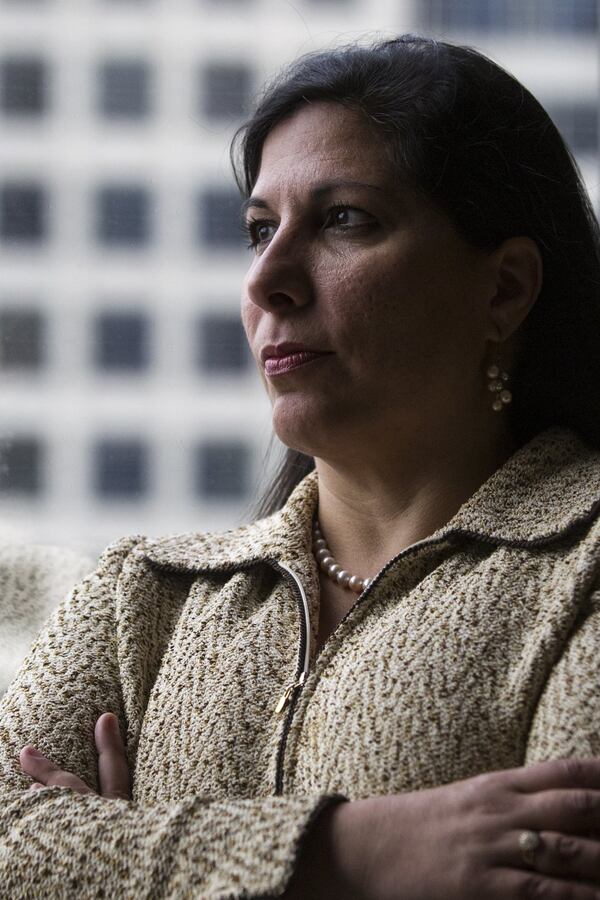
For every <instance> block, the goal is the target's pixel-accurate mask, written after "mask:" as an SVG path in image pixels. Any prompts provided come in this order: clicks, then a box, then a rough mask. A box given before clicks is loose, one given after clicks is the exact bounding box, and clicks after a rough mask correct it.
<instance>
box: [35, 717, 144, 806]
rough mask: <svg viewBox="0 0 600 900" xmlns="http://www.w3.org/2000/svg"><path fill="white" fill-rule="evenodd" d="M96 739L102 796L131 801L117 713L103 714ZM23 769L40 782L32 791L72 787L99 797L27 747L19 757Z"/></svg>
mask: <svg viewBox="0 0 600 900" xmlns="http://www.w3.org/2000/svg"><path fill="white" fill-rule="evenodd" d="M94 738H95V741H96V747H97V749H98V779H99V783H100V796H102V797H109V798H111V799H122V800H131V790H130V784H129V767H128V765H127V756H126V753H125V747H124V745H123V740H122V738H121V732H120V730H119V720H118V719H117V717H116V716H115V715H114V713H102V715H101V716H100V718H99V719H98V721H97V722H96V728H95V729H94ZM19 759H20V762H21V769H22V770H23V771H24V772H26V773H27V775H31V776H32V777H33V778H35V779H37V780H36V781H34V783H33V784H32V785H31V786H30V787H29V788H28V790H30V791H32V790H38V789H39V788H43V787H48V786H49V785H60V786H61V787H70V788H72V789H73V790H74V791H77V793H78V794H95V791H93V790H92V789H91V788H90V787H88V786H87V784H86V783H85V782H84V781H82V780H81V779H80V778H78V777H77V776H76V775H72V774H71V772H66V771H65V770H64V769H59V768H58V766H56V765H55V764H54V763H53V762H52V760H50V759H48V757H46V756H43V755H42V754H41V753H38V752H37V751H36V750H35V748H34V747H32V746H31V745H30V744H27V745H26V746H25V747H23V749H22V750H21V753H20V754H19Z"/></svg>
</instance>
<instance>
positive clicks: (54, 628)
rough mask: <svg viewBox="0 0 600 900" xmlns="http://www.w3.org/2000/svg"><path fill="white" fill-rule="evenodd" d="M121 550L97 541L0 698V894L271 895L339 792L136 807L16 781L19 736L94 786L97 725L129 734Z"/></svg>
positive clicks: (19, 776) (128, 543) (126, 547)
mask: <svg viewBox="0 0 600 900" xmlns="http://www.w3.org/2000/svg"><path fill="white" fill-rule="evenodd" d="M134 545H135V539H128V540H125V541H122V542H119V543H118V544H117V545H115V546H113V547H112V548H109V550H108V551H106V553H105V554H104V555H103V557H102V559H101V561H100V564H99V568H98V570H97V571H96V572H95V573H93V574H92V575H90V576H89V577H88V578H86V579H85V580H84V581H83V582H81V584H80V585H78V586H77V587H76V588H75V589H74V590H73V591H72V592H71V594H69V596H68V597H67V598H65V600H63V602H62V603H61V604H60V605H59V607H58V608H57V609H56V610H55V611H54V613H53V614H52V616H51V617H50V619H49V620H48V621H47V623H46V625H45V626H44V628H43V629H42V631H41V632H40V634H39V635H38V637H37V638H36V640H35V642H34V643H33V645H32V647H31V649H30V652H29V654H28V655H27V657H26V659H25V660H24V662H23V664H22V666H21V668H20V670H19V672H18V674H17V677H16V678H15V679H14V681H13V682H12V683H11V685H10V686H9V689H8V691H7V692H6V694H5V695H4V696H3V698H2V700H1V701H0V898H11V900H18V898H23V900H24V898H26V897H27V898H29V897H31V896H42V895H44V896H63V897H64V896H66V897H69V896H73V897H77V898H91V897H94V898H95V897H101V896H106V897H111V896H140V897H144V896H148V897H152V898H162V897H165V898H167V897H168V898H177V897H184V896H190V894H194V895H201V896H203V897H206V898H215V900H216V898H237V897H240V898H241V897H262V896H265V895H269V896H277V895H278V894H281V893H283V891H284V889H285V886H286V884H287V882H288V880H289V878H290V877H291V874H292V872H293V870H294V866H295V864H296V859H297V855H298V852H299V847H300V843H301V841H302V839H303V836H304V835H305V833H307V829H308V828H309V826H310V824H311V822H312V821H313V819H314V818H315V817H316V816H318V815H319V813H320V811H321V810H322V809H323V808H324V806H326V805H328V804H329V803H333V802H338V801H339V800H340V799H342V798H340V797H339V796H336V795H325V794H312V795H310V796H296V797H275V796H272V797H264V798H258V799H231V800H222V799H220V800H214V799H211V798H210V797H203V796H186V797H184V798H182V799H180V800H178V801H173V802H161V803H154V804H151V805H143V804H139V803H136V802H131V801H128V800H122V799H108V798H105V797H102V796H99V795H98V793H93V794H81V793H78V792H77V791H75V790H73V789H72V788H69V787H57V786H52V787H45V788H43V789H39V790H34V791H30V790H28V788H29V786H30V785H31V783H32V778H31V777H30V776H29V775H27V774H25V773H24V772H23V771H22V769H21V764H20V758H19V755H20V751H21V750H22V748H23V747H24V746H25V745H27V744H32V745H33V746H35V747H36V748H37V749H38V750H40V751H41V752H42V753H43V754H44V755H46V756H48V757H49V758H50V759H52V760H53V761H54V762H55V763H56V764H57V765H58V766H60V767H61V768H62V769H65V770H66V771H68V772H71V773H73V774H74V775H76V776H77V777H78V778H81V779H82V780H83V781H84V782H85V783H86V784H87V785H88V786H89V787H91V788H92V789H93V790H94V791H95V792H97V791H98V789H99V783H98V768H97V750H96V746H95V742H94V727H95V723H96V720H97V719H98V717H99V716H100V715H101V714H102V713H104V712H113V713H114V714H115V715H116V716H117V718H118V719H119V724H120V728H121V733H122V734H123V735H125V734H127V733H128V722H127V721H126V718H127V717H126V710H125V704H124V701H123V693H122V689H121V678H120V660H119V653H118V648H117V615H116V606H115V604H116V601H115V597H116V584H117V580H118V578H119V573H120V571H121V567H122V566H123V563H124V561H125V559H126V557H127V554H128V553H129V552H130V550H131V549H132V547H133V546H134ZM130 763H131V768H132V771H133V769H134V763H135V760H132V759H131V758H130Z"/></svg>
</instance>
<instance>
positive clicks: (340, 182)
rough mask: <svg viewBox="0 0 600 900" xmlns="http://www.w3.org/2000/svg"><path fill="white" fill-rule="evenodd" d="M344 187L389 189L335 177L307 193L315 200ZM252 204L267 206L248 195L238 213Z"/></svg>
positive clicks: (387, 194)
mask: <svg viewBox="0 0 600 900" xmlns="http://www.w3.org/2000/svg"><path fill="white" fill-rule="evenodd" d="M344 187H354V188H356V187H358V188H366V189H367V190H369V191H378V192H379V193H380V194H385V195H386V196H389V190H385V189H384V188H382V187H379V185H377V184H366V183H365V182H364V181H350V180H349V179H347V178H336V179H335V180H334V181H325V182H323V184H319V185H317V186H316V187H314V188H312V190H311V191H310V192H309V195H310V196H311V197H312V198H313V199H315V200H316V199H318V198H319V197H322V196H323V195H324V194H331V193H332V192H333V191H335V190H337V189H338V188H344ZM252 206H254V207H258V208H259V209H268V208H269V204H268V203H267V201H266V200H263V199H262V197H248V199H247V200H244V202H243V203H242V206H241V211H240V214H241V215H242V216H244V215H245V213H246V212H247V211H248V210H249V209H250V207H252Z"/></svg>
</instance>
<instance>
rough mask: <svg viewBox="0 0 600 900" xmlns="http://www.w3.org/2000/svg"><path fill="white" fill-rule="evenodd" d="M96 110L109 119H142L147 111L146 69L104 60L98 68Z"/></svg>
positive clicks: (138, 63) (137, 63) (128, 62)
mask: <svg viewBox="0 0 600 900" xmlns="http://www.w3.org/2000/svg"><path fill="white" fill-rule="evenodd" d="M98 92H99V97H98V107H99V111H100V113H101V114H102V115H103V116H105V117H106V118H109V119H143V118H145V117H146V116H147V115H148V114H149V112H150V66H149V65H148V64H147V63H145V62H143V61H142V60H122V61H119V60H108V61H105V62H103V63H101V64H100V66H99V69H98Z"/></svg>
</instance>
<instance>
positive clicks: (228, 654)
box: [0, 428, 600, 900]
mask: <svg viewBox="0 0 600 900" xmlns="http://www.w3.org/2000/svg"><path fill="white" fill-rule="evenodd" d="M317 502H318V480H317V475H316V473H315V472H313V473H311V474H309V475H308V476H307V477H306V478H305V479H304V480H303V481H302V482H301V483H300V484H299V485H298V487H297V488H296V489H295V491H294V492H293V494H292V495H291V497H290V499H289V500H288V502H287V504H286V505H285V507H284V508H283V509H282V510H280V511H279V512H277V513H275V514H274V515H272V516H270V517H268V518H265V519H262V520H260V521H257V522H255V523H252V524H249V525H245V526H242V527H240V528H237V529H232V530H230V531H228V532H225V533H221V534H185V535H175V536H168V537H165V538H161V539H148V538H144V537H130V538H126V539H123V540H120V541H118V542H117V543H115V544H114V545H112V546H111V547H109V548H108V549H107V550H106V551H105V553H104V554H103V556H102V558H101V561H100V563H99V566H98V568H97V570H96V571H95V572H94V573H93V574H92V575H90V576H89V577H87V578H85V579H84V580H83V581H82V582H81V583H80V584H79V585H78V586H77V587H76V588H75V589H74V590H73V591H72V592H71V593H70V594H69V595H68V596H67V597H66V598H65V599H64V600H63V601H62V602H61V603H60V605H59V607H58V608H57V609H56V610H55V612H54V613H53V614H52V615H51V617H50V618H49V620H48V621H47V622H46V624H45V625H44V627H43V629H42V631H41V632H40V634H39V635H38V637H37V639H36V641H35V642H34V644H33V646H32V648H31V650H30V652H29V653H28V655H27V657H26V659H25V661H24V662H23V664H22V666H21V668H20V670H19V672H18V674H17V676H16V678H15V679H14V680H13V682H12V683H11V685H10V686H9V689H8V691H7V692H6V694H5V695H4V697H3V698H2V700H1V701H0V897H2V898H9V897H10V898H13V900H14V898H37V897H77V898H96V897H135V898H137V897H144V898H192V897H194V898H197V897H201V898H214V900H217V898H218V900H221V898H222V900H224V898H242V897H252V898H258V897H275V896H279V895H280V894H281V893H282V892H283V891H284V889H285V887H286V885H287V883H288V881H289V878H290V876H291V874H292V872H293V870H294V866H295V864H296V860H297V854H298V849H299V846H300V844H301V841H302V839H303V836H304V835H305V833H306V832H307V829H309V828H310V826H311V822H312V821H313V819H314V817H315V816H316V815H317V814H318V812H319V811H320V810H321V809H322V808H323V806H324V805H326V804H328V803H335V802H343V801H344V798H346V799H350V800H352V799H356V798H361V797H367V796H370V795H377V794H384V793H394V792H403V791H411V790H416V789H423V788H428V787H432V786H435V785H441V784H444V783H448V782H451V781H455V780H457V779H462V778H466V777H469V776H472V775H475V774H477V773H481V772H485V771H489V770H495V769H501V768H506V767H512V766H519V765H523V764H530V763H534V762H536V761H540V760H543V759H548V758H553V757H558V756H569V755H579V756H589V755H598V754H600V584H599V543H600V520H599V513H600V453H599V452H597V451H595V450H592V449H591V448H590V447H589V446H588V445H587V444H585V443H584V442H583V441H582V440H580V439H579V437H577V436H576V435H575V434H574V433H573V432H570V431H567V430H566V429H562V428H552V429H548V430H547V431H544V432H542V433H540V434H538V435H537V436H536V437H535V438H534V439H533V440H532V441H530V442H529V443H528V444H527V445H525V446H524V447H522V448H520V449H519V450H517V451H516V453H514V454H513V455H512V456H511V457H510V459H509V460H508V461H507V462H506V463H505V464H504V465H503V466H502V467H501V468H500V469H498V470H497V471H496V472H495V473H494V474H493V475H492V476H491V477H490V478H489V479H488V480H487V481H486V482H485V483H484V484H483V485H481V487H480V488H479V489H478V490H477V491H476V492H475V494H473V496H472V497H471V498H470V499H469V500H467V502H466V503H465V504H463V506H462V507H461V508H460V509H459V510H458V511H457V513H456V514H455V515H454V516H453V518H452V519H451V520H450V521H449V522H447V523H446V524H445V525H444V526H443V527H441V528H439V529H438V530H437V531H435V532H434V533H433V534H431V535H429V536H428V537H427V538H425V539H423V540H420V541H418V542H417V543H415V544H413V545H411V546H410V547H407V548H405V549H404V550H402V552H401V553H399V554H398V556H396V557H395V558H394V559H393V560H392V561H390V563H388V564H387V565H386V566H385V567H384V568H383V569H382V570H381V571H380V572H379V573H378V575H377V576H376V577H375V579H374V581H373V583H372V584H371V585H370V586H369V588H368V589H367V590H366V591H365V592H363V594H362V595H361V596H360V598H358V599H357V602H356V603H355V605H354V607H353V608H352V610H351V611H350V612H349V613H348V614H347V615H346V617H345V618H344V620H343V621H342V623H341V624H340V625H339V626H338V627H337V629H336V630H335V631H334V632H333V634H332V635H331V636H330V637H329V638H328V640H327V641H326V643H325V645H324V646H323V648H322V650H321V652H320V653H319V654H318V656H315V649H314V648H315V638H316V627H317V622H318V605H319V582H318V570H317V566H316V564H315V561H314V558H313V556H312V553H311V523H312V519H313V516H314V514H315V511H316V509H317ZM281 707H282V708H281ZM278 709H279V710H280V711H277V710H278ZM105 711H113V712H115V713H116V714H117V715H118V717H119V720H120V723H121V728H122V731H123V733H124V734H126V736H127V752H128V759H129V764H130V770H131V773H132V780H133V799H132V801H131V802H130V801H126V800H110V799H106V798H103V797H101V796H98V795H96V794H93V795H85V796H84V795H80V794H77V793H76V792H74V791H73V790H71V789H70V788H65V787H46V788H43V789H41V790H38V791H32V792H27V791H26V790H25V789H26V788H27V787H28V785H29V784H30V783H31V779H30V778H29V776H26V775H24V774H23V773H22V772H21V770H20V767H19V762H18V754H19V750H20V749H21V748H22V747H23V746H24V744H26V743H33V744H34V745H35V746H37V747H38V748H39V749H40V750H41V751H42V752H43V753H45V754H46V755H48V756H50V757H51V758H52V759H53V760H54V761H55V762H56V763H57V764H58V765H60V766H61V767H62V768H64V769H67V770H68V771H70V772H73V773H75V774H77V775H78V776H79V777H80V778H82V779H83V780H84V781H86V782H87V784H88V785H90V786H91V787H93V788H94V789H95V790H97V784H98V780H97V765H96V751H95V746H94V739H93V730H94V724H95V721H96V719H97V717H98V716H99V715H100V714H101V713H102V712H105Z"/></svg>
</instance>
